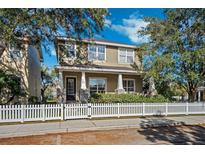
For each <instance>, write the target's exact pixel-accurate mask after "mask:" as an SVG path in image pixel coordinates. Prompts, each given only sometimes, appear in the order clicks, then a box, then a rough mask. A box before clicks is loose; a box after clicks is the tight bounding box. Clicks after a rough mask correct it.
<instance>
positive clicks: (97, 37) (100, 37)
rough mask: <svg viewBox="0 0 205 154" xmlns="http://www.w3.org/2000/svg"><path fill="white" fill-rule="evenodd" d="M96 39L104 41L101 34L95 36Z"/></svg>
mask: <svg viewBox="0 0 205 154" xmlns="http://www.w3.org/2000/svg"><path fill="white" fill-rule="evenodd" d="M94 38H96V39H103V36H102V35H100V34H94Z"/></svg>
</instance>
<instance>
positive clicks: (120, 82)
mask: <svg viewBox="0 0 205 154" xmlns="http://www.w3.org/2000/svg"><path fill="white" fill-rule="evenodd" d="M116 91H117V92H118V93H124V92H125V90H124V88H123V80H122V74H118V82H117V89H116Z"/></svg>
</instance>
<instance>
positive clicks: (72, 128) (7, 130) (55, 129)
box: [0, 116, 205, 138]
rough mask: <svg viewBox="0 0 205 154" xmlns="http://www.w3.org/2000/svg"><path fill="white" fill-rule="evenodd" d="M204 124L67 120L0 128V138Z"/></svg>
mask: <svg viewBox="0 0 205 154" xmlns="http://www.w3.org/2000/svg"><path fill="white" fill-rule="evenodd" d="M197 124H205V116H178V117H147V118H130V119H108V120H67V121H62V122H47V123H35V124H18V125H3V126H0V138H7V137H17V136H28V135H42V134H48V133H62V132H79V131H88V130H89V131H92V130H109V129H122V128H146V127H160V126H174V125H197Z"/></svg>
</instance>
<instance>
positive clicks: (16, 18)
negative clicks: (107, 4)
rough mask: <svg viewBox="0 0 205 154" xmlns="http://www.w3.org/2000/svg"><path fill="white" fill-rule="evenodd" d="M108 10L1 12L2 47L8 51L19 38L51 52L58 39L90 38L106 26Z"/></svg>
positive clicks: (1, 10) (25, 10) (41, 9)
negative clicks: (53, 43)
mask: <svg viewBox="0 0 205 154" xmlns="http://www.w3.org/2000/svg"><path fill="white" fill-rule="evenodd" d="M106 15H108V11H107V9H73V8H70V9H53V8H50V9H48V8H46V9H43V8H35V9H32V8H31V9H30V8H29V9H0V41H1V42H2V43H1V44H0V45H1V47H3V46H4V45H5V46H6V47H8V45H9V44H13V43H17V42H18V39H19V37H25V36H28V37H29V42H30V44H32V45H34V46H36V47H38V48H39V49H40V48H41V47H43V48H45V49H47V51H48V49H49V46H48V42H52V41H54V39H55V37H56V36H59V35H63V36H67V37H75V38H81V37H91V36H92V35H93V33H95V32H99V31H100V30H102V28H103V26H104V19H105V16H106Z"/></svg>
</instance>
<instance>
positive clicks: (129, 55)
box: [118, 48, 134, 64]
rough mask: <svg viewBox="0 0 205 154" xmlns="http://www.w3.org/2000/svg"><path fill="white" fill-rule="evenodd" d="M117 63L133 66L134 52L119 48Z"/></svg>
mask: <svg viewBox="0 0 205 154" xmlns="http://www.w3.org/2000/svg"><path fill="white" fill-rule="evenodd" d="M118 63H119V64H133V63H134V50H132V49H126V48H119V50H118Z"/></svg>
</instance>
